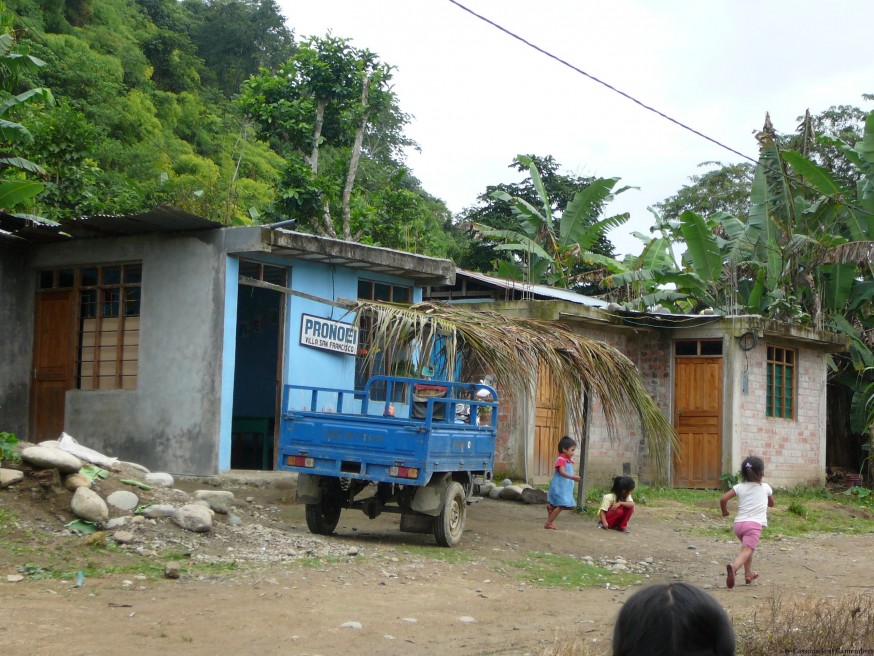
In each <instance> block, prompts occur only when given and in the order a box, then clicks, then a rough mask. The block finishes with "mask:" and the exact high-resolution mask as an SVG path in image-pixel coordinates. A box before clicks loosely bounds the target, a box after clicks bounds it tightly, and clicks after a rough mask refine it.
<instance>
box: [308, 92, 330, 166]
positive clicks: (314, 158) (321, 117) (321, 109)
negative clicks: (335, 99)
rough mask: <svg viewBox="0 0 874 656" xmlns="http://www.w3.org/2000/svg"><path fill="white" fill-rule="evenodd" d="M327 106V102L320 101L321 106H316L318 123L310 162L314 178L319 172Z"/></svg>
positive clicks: (314, 133)
mask: <svg viewBox="0 0 874 656" xmlns="http://www.w3.org/2000/svg"><path fill="white" fill-rule="evenodd" d="M327 106H328V101H327V100H320V101H319V104H318V105H316V121H315V125H314V126H313V149H312V152H310V156H309V162H308V164H309V165H310V171H312V172H313V176H314V177H315V175H316V173H318V172H319V142H321V140H322V125H323V124H324V122H325V109H326V108H327Z"/></svg>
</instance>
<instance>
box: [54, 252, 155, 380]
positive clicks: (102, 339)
mask: <svg viewBox="0 0 874 656" xmlns="http://www.w3.org/2000/svg"><path fill="white" fill-rule="evenodd" d="M116 274H117V278H116V277H114V276H115V275H116ZM37 276H38V278H37V293H42V292H50V291H60V290H70V292H71V293H72V294H73V299H74V302H75V304H76V311H75V315H74V316H73V317H71V320H74V321H75V322H76V323H75V336H76V339H75V344H74V345H73V349H74V357H73V360H74V387H73V388H74V389H76V390H79V391H83V392H90V391H110V390H125V391H131V390H136V389H137V381H138V376H139V350H140V339H139V337H140V325H141V324H140V316H141V309H142V280H143V263H142V261H122V262H108V263H102V264H79V265H74V266H64V267H53V268H49V269H41V270H39V271H38V272H37ZM101 368H102V370H103V371H102V373H101Z"/></svg>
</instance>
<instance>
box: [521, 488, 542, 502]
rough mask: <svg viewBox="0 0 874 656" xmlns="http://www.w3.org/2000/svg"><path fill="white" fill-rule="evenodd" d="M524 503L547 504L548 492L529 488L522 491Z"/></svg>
mask: <svg viewBox="0 0 874 656" xmlns="http://www.w3.org/2000/svg"><path fill="white" fill-rule="evenodd" d="M522 501H524V502H525V503H532V504H534V503H546V490H538V489H537V488H534V487H528V488H525V489H524V490H522Z"/></svg>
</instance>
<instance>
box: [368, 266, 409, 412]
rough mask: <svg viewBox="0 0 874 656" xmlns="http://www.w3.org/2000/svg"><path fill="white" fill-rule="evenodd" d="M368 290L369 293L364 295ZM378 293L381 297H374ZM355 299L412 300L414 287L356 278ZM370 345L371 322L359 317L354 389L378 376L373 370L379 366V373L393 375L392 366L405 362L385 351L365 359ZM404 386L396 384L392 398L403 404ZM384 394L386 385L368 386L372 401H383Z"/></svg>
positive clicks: (381, 300)
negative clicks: (356, 295)
mask: <svg viewBox="0 0 874 656" xmlns="http://www.w3.org/2000/svg"><path fill="white" fill-rule="evenodd" d="M378 288H379V290H378ZM368 289H369V294H367V291H368ZM386 292H387V293H386ZM377 296H383V297H384V298H377ZM358 299H359V300H366V301H380V302H387V303H412V299H413V286H412V285H396V284H394V283H389V282H383V281H379V280H370V279H367V278H359V279H358ZM373 346H374V345H373V344H372V343H371V342H370V321H369V320H368V319H367V318H366V317H361V319H360V321H359V323H358V353H357V354H356V355H355V381H354V386H355V389H356V390H357V391H361V390H363V389H364V386H365V385H366V383H367V381H368V380H369V379H370V378H371V376H374V375H377V374H376V373H375V372H377V371H379V369H382V371H381V374H384V375H392V368H393V367H394V371H395V372H396V371H397V365H398V364H399V363H401V362H403V361H404V358H398V357H397V355H398V354H395V353H391V352H385V351H383V352H382V355H381V356H377V358H368V357H367V355H368V353H369V351H370V349H371V348H372V347H373ZM406 387H407V386H406V385H399V386H397V387H395V388H394V392H393V394H392V395H393V396H394V397H395V398H393V399H392V401H394V402H395V403H403V402H404V399H405V398H406ZM385 396H386V390H385V385H380V384H376V385H373V386H372V387H371V400H373V401H385V400H386V399H385Z"/></svg>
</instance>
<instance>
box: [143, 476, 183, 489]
mask: <svg viewBox="0 0 874 656" xmlns="http://www.w3.org/2000/svg"><path fill="white" fill-rule="evenodd" d="M145 479H146V483H148V484H149V485H153V486H154V487H173V485H175V483H176V481H174V480H173V476H171V475H170V474H165V473H164V472H150V473H148V474H146V476H145Z"/></svg>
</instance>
